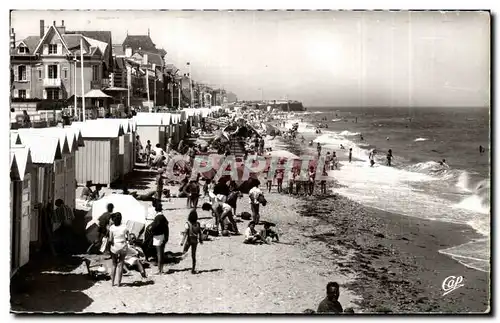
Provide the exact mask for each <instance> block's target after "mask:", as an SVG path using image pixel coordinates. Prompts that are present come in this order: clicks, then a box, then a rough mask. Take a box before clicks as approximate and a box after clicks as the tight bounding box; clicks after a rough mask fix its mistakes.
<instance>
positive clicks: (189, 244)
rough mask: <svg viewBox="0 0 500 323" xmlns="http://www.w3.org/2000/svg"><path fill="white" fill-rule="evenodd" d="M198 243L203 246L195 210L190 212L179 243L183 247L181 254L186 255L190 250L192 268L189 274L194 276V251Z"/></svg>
mask: <svg viewBox="0 0 500 323" xmlns="http://www.w3.org/2000/svg"><path fill="white" fill-rule="evenodd" d="M198 242H199V243H200V244H203V239H202V236H201V226H200V223H199V222H198V213H197V212H196V210H191V211H190V212H189V215H188V220H187V222H186V225H185V226H184V232H183V237H182V241H181V246H182V245H184V250H183V251H182V253H183V254H184V255H186V254H187V252H188V250H189V248H191V260H192V262H193V267H192V268H191V274H196V249H197V247H198Z"/></svg>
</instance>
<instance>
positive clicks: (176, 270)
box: [167, 267, 222, 274]
mask: <svg viewBox="0 0 500 323" xmlns="http://www.w3.org/2000/svg"><path fill="white" fill-rule="evenodd" d="M183 271H191V267H190V268H183V269H169V270H168V271H167V274H173V273H178V272H183ZM217 271H222V268H214V269H204V270H197V271H196V273H197V274H203V273H213V272H217Z"/></svg>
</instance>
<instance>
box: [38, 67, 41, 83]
mask: <svg viewBox="0 0 500 323" xmlns="http://www.w3.org/2000/svg"><path fill="white" fill-rule="evenodd" d="M38 79H39V80H41V79H42V69H41V68H39V69H38Z"/></svg>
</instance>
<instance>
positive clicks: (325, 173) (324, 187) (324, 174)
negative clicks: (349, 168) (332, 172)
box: [320, 166, 328, 195]
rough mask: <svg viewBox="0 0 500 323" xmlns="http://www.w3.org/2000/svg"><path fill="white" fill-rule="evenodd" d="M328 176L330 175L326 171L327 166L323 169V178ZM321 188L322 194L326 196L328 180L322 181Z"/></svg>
mask: <svg viewBox="0 0 500 323" xmlns="http://www.w3.org/2000/svg"><path fill="white" fill-rule="evenodd" d="M327 175H328V173H327V171H326V166H325V167H323V176H327ZM320 187H321V194H324V195H326V180H325V179H322V180H321V182H320Z"/></svg>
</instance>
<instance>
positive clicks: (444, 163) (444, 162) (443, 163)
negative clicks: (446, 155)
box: [439, 159, 450, 168]
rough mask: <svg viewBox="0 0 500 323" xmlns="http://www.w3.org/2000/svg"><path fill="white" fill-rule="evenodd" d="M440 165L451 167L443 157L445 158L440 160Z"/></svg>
mask: <svg viewBox="0 0 500 323" xmlns="http://www.w3.org/2000/svg"><path fill="white" fill-rule="evenodd" d="M439 165H441V166H444V167H446V168H450V166H448V164H447V163H446V160H445V159H443V160H441V161H439Z"/></svg>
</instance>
